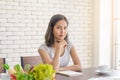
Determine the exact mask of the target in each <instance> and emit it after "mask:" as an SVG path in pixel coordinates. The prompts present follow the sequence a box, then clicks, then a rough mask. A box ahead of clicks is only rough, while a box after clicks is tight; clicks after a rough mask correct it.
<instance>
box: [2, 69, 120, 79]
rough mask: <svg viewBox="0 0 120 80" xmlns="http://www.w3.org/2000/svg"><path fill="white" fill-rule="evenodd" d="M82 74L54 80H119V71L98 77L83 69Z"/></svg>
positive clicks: (94, 73) (60, 76)
mask: <svg viewBox="0 0 120 80" xmlns="http://www.w3.org/2000/svg"><path fill="white" fill-rule="evenodd" d="M82 73H83V74H82V75H79V76H70V77H69V76H65V75H61V74H56V78H55V80H91V79H90V78H99V77H110V76H119V79H115V80H120V71H118V70H117V71H115V70H114V71H112V74H110V75H98V74H96V68H87V69H83V71H82ZM0 80H1V79H0ZM93 80H94V79H93ZM95 80H96V79H95ZM97 80H101V79H97ZM102 80H107V79H102ZM111 80H114V79H111Z"/></svg>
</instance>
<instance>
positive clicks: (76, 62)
mask: <svg viewBox="0 0 120 80" xmlns="http://www.w3.org/2000/svg"><path fill="white" fill-rule="evenodd" d="M70 55H71V57H72V60H73V63H74V65H72V66H66V67H60V68H59V70H73V71H82V67H81V63H80V59H79V57H78V55H77V52H76V50H75V47H74V46H73V47H72V48H71V51H70Z"/></svg>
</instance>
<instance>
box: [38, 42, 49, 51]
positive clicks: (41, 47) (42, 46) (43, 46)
mask: <svg viewBox="0 0 120 80" xmlns="http://www.w3.org/2000/svg"><path fill="white" fill-rule="evenodd" d="M39 50H45V51H48V46H47V45H46V44H45V43H42V44H41V45H40V47H39Z"/></svg>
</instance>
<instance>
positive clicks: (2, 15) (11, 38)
mask: <svg viewBox="0 0 120 80" xmlns="http://www.w3.org/2000/svg"><path fill="white" fill-rule="evenodd" d="M57 13H60V14H63V15H65V16H66V17H67V18H68V20H69V23H70V24H69V38H70V40H71V42H72V43H74V45H75V46H76V50H77V52H78V54H79V57H80V60H81V63H82V66H83V68H86V67H91V66H92V64H93V62H92V61H93V60H92V58H93V0H0V57H5V58H6V63H8V64H10V65H11V66H13V65H15V64H20V56H29V55H39V54H38V52H37V50H38V47H39V46H40V45H41V44H42V43H43V42H44V34H45V31H46V29H47V25H48V22H49V20H50V18H51V16H53V15H54V14H57ZM71 63H72V62H71Z"/></svg>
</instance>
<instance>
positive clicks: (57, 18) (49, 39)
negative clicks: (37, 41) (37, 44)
mask: <svg viewBox="0 0 120 80" xmlns="http://www.w3.org/2000/svg"><path fill="white" fill-rule="evenodd" d="M60 20H65V21H66V22H67V26H68V20H67V18H66V17H65V16H64V15H61V14H56V15H54V16H52V17H51V19H50V22H49V24H48V28H47V31H46V34H45V43H46V45H47V46H49V47H50V46H52V45H53V43H54V35H53V27H54V26H55V24H56V23H57V22H58V21H60ZM65 41H66V42H68V34H67V35H66V37H65Z"/></svg>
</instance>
